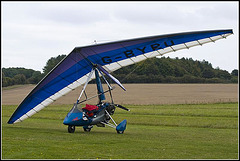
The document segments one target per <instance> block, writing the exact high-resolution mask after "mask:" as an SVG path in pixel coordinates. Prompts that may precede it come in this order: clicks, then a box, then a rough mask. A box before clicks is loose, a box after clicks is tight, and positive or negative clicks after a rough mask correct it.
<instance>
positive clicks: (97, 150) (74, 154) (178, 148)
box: [2, 103, 238, 159]
mask: <svg viewBox="0 0 240 161" xmlns="http://www.w3.org/2000/svg"><path fill="white" fill-rule="evenodd" d="M125 106H126V107H127V108H129V109H130V110H131V111H130V112H127V111H124V110H121V109H118V108H117V109H116V111H115V114H114V115H113V118H114V119H115V121H116V122H117V123H120V122H121V121H122V120H123V119H127V129H126V131H125V132H124V134H117V133H116V131H115V130H114V129H113V128H110V127H105V128H101V127H96V126H94V128H93V129H92V131H91V132H90V133H86V132H84V131H83V129H82V127H76V131H75V133H73V134H70V133H68V132H67V126H65V125H63V124H62V122H63V119H64V118H65V116H66V114H67V113H68V111H69V110H70V109H71V107H72V105H54V106H53V105H51V106H48V107H46V108H45V109H43V110H42V111H40V112H39V113H37V114H35V115H33V116H32V117H31V118H29V119H26V120H24V121H23V122H21V123H17V124H13V125H9V124H7V121H8V119H9V118H10V116H11V115H12V113H13V112H14V111H15V109H16V107H17V106H14V105H13V106H11V105H3V106H2V158H3V159H237V158H238V103H222V104H221V103H219V104H199V105H195V104H194V105H141V106H138V105H125Z"/></svg>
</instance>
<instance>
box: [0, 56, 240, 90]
mask: <svg viewBox="0 0 240 161" xmlns="http://www.w3.org/2000/svg"><path fill="white" fill-rule="evenodd" d="M65 56H66V55H58V56H57V57H51V58H50V59H49V60H48V61H47V63H46V65H45V66H44V67H43V73H41V72H40V71H35V70H33V69H25V68H2V86H3V87H6V86H11V85H15V84H37V83H38V82H39V81H40V80H41V79H43V77H44V76H45V75H46V74H48V73H49V72H50V71H51V70H52V69H53V67H55V66H56V65H57V64H58V63H59V62H60V61H61V60H62V59H63V58H64V57H65ZM112 74H113V76H115V77H116V78H118V79H119V80H120V82H122V83H238V70H237V69H234V70H233V71H232V72H231V73H229V72H228V71H226V70H221V69H219V68H216V69H214V68H213V67H212V64H211V63H209V62H208V61H205V60H203V61H198V60H195V61H194V60H193V59H192V58H189V59H188V58H181V59H179V58H177V57H176V58H175V59H172V58H169V57H162V58H151V59H147V60H145V61H142V62H139V63H137V64H133V65H130V66H127V67H123V68H121V69H119V70H117V71H114V72H113V73H112ZM94 82H95V81H94V80H92V81H91V82H90V83H94ZM110 82H111V80H110Z"/></svg>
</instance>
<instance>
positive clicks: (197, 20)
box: [1, 1, 239, 72]
mask: <svg viewBox="0 0 240 161" xmlns="http://www.w3.org/2000/svg"><path fill="white" fill-rule="evenodd" d="M238 15H239V2H238V1H219V2H217V1H213V2H207V1H205V2H198V1H196V2H194V1H193V2H190V1H186V2H179V1H176V2H170V1H166V2H161V1H159V2H158V1H153V2H149V1H147V2H143V1H140V2H137V1H132V2H128V1H126V2H124V1H123V2H111V1H106V2H98V1H95V2H94V1H93V2H91V1H86V2H62V1H60V2H55V1H53V2H44V1H42V2H41V1H39V2H29V1H26V2H24V1H23V2H21V1H16V2H14V1H13V2H7V1H6V2H5V1H1V21H2V22H1V33H2V34H1V40H2V41H1V61H2V63H1V64H2V67H24V68H27V69H34V70H39V71H41V72H42V68H43V67H44V66H45V65H46V62H47V60H48V59H50V58H51V57H56V56H58V55H60V54H65V55H67V54H69V53H70V52H71V51H72V50H73V49H74V48H75V47H76V46H85V45H89V44H93V43H94V41H95V40H96V41H97V42H99V43H102V42H107V41H116V40H122V39H130V38H137V37H143V36H152V35H162V34H170V33H178V32H189V31H201V30H215V29H233V32H234V35H231V36H229V37H228V38H227V39H221V40H218V41H216V43H209V44H205V45H203V46H197V47H193V48H190V49H189V50H188V49H184V50H180V51H177V52H172V53H168V54H166V55H165V56H169V57H171V58H175V57H178V58H182V57H185V58H193V59H194V60H199V61H202V60H206V61H208V62H210V63H211V64H212V66H213V68H217V67H219V68H220V69H223V70H227V71H229V72H231V71H232V70H233V69H238V57H239V56H238V54H239V46H238V43H239V16H238Z"/></svg>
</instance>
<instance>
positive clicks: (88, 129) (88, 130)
mask: <svg viewBox="0 0 240 161" xmlns="http://www.w3.org/2000/svg"><path fill="white" fill-rule="evenodd" d="M83 130H84V131H86V132H90V131H91V128H83Z"/></svg>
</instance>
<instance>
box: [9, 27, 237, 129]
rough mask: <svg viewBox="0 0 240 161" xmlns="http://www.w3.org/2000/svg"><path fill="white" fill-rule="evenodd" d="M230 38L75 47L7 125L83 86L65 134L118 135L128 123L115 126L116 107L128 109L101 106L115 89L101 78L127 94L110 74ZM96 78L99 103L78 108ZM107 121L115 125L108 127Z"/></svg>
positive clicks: (217, 33) (205, 35)
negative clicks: (106, 130) (104, 131)
mask: <svg viewBox="0 0 240 161" xmlns="http://www.w3.org/2000/svg"><path fill="white" fill-rule="evenodd" d="M231 34H233V31H232V30H231V29H227V30H208V31H194V32H181V33H174V34H166V35H156V36H148V37H141V38H134V39H129V40H122V41H115V42H108V43H102V44H94V45H89V46H83V47H76V48H74V49H73V50H72V52H71V53H70V54H68V55H67V56H66V57H65V58H63V60H61V61H60V62H59V63H58V64H57V65H56V66H55V67H54V68H53V69H52V70H51V71H50V72H49V73H48V74H47V75H46V76H45V77H44V78H43V79H42V80H41V81H40V82H39V83H38V84H37V85H36V87H35V88H34V89H33V90H32V91H31V92H30V93H29V94H28V95H27V96H26V98H25V99H24V100H23V101H22V102H21V104H20V105H19V106H18V107H17V109H16V110H15V112H14V113H13V115H12V116H11V118H10V119H9V121H8V123H9V124H13V123H17V122H22V121H23V120H24V119H26V118H29V117H31V116H32V115H33V114H35V113H37V112H39V111H40V110H41V109H43V108H44V107H46V106H48V105H49V104H51V103H53V102H54V101H55V100H57V99H58V98H60V97H61V96H63V95H66V94H67V93H68V92H70V91H72V90H74V89H76V88H77V87H79V86H83V89H82V91H81V93H80V96H79V98H78V99H77V101H76V103H75V104H74V106H73V108H72V109H71V110H70V112H69V113H68V114H67V116H66V117H65V119H64V121H63V124H65V125H68V132H70V133H72V132H74V131H75V126H83V129H84V130H85V131H90V130H91V128H92V127H93V125H97V126H102V127H103V126H105V125H108V126H110V127H113V128H115V129H116V130H117V132H118V133H123V132H124V130H125V129H126V124H127V121H126V120H123V121H122V122H121V123H120V124H118V125H117V124H116V122H115V121H114V120H113V119H112V117H111V115H113V114H114V111H115V107H119V108H122V109H124V110H128V109H127V108H125V107H123V106H121V105H118V104H114V103H113V100H112V101H111V102H104V100H105V95H104V94H105V93H106V92H109V93H110V95H111V99H112V94H111V90H112V89H114V88H113V87H112V86H111V85H110V84H109V83H108V82H107V81H106V78H105V77H104V75H105V76H106V75H107V76H108V77H109V78H111V79H112V80H113V81H114V82H115V83H116V84H118V85H119V86H120V87H121V88H122V89H124V90H126V89H125V88H124V87H123V85H122V84H121V83H120V82H119V81H118V80H117V79H116V78H115V77H113V76H112V75H111V74H110V73H111V72H113V71H116V70H118V69H120V68H122V67H124V66H128V65H131V64H134V63H138V62H140V61H143V60H145V59H148V58H153V57H156V56H162V55H164V54H166V53H170V52H176V51H178V50H181V49H189V48H191V47H193V46H199V45H200V46H202V45H203V44H206V43H209V42H215V41H217V40H219V39H225V38H226V37H227V36H229V35H231ZM100 77H103V79H104V80H105V82H106V83H107V85H108V88H109V89H108V90H107V91H104V90H103V89H102V84H101V80H100ZM95 78H96V84H97V91H98V93H97V95H96V96H98V98H99V102H98V103H97V104H96V105H88V104H87V105H86V107H83V108H81V107H80V106H79V105H80V103H82V101H80V98H81V96H82V95H83V94H84V95H85V97H86V99H85V101H87V100H88V99H89V98H88V97H87V96H86V93H85V88H86V86H87V84H88V82H89V81H90V80H92V79H95ZM83 101H84V100H83ZM110 120H112V121H113V123H114V124H110Z"/></svg>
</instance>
